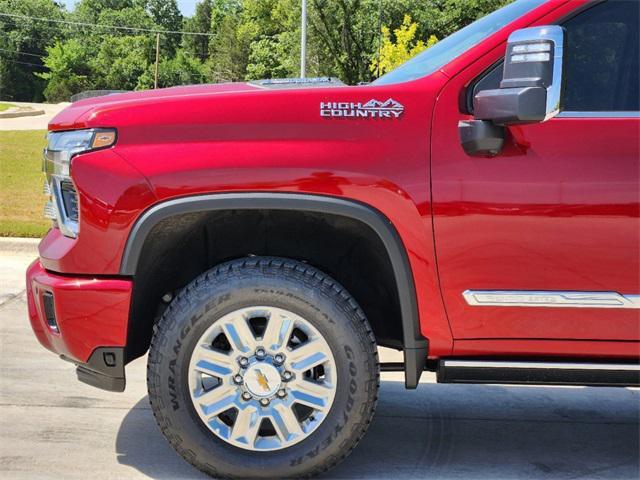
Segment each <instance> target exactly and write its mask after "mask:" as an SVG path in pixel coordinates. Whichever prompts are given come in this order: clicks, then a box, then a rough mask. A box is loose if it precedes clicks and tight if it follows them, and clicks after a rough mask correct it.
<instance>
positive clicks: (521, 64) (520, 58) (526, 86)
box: [460, 25, 564, 156]
mask: <svg viewBox="0 0 640 480" xmlns="http://www.w3.org/2000/svg"><path fill="white" fill-rule="evenodd" d="M563 55H564V30H563V29H562V27H560V26H557V25H550V26H545V27H532V28H524V29H522V30H516V31H515V32H513V33H512V34H511V35H510V36H509V41H508V43H507V53H506V55H505V60H504V72H503V77H502V81H501V82H500V88H497V89H494V90H482V91H480V92H478V93H477V94H476V96H475V97H474V99H473V108H474V117H475V119H476V120H475V121H471V122H468V121H467V122H460V123H461V124H460V134H461V140H462V146H463V148H464V149H465V151H466V152H467V153H468V154H469V155H484V156H487V155H488V156H491V155H496V154H497V153H498V152H499V151H500V150H501V148H502V143H501V142H500V141H499V140H500V138H499V137H500V136H501V132H502V133H503V130H502V128H501V127H502V126H505V125H517V124H525V123H539V122H544V121H545V120H549V119H550V118H552V117H554V116H556V115H557V114H558V112H559V111H560V97H561V92H562V64H563ZM485 122H489V123H490V124H491V126H489V125H483V124H484V123H485ZM463 124H464V125H463ZM487 133H489V134H490V136H491V141H490V142H488V143H489V144H490V145H491V150H487V149H486V148H484V147H486V145H487V142H486V141H482V140H485V139H484V137H483V135H486V134H487ZM465 140H466V144H465ZM478 140H481V141H480V142H478ZM503 141H504V135H502V142H503ZM498 144H499V145H498ZM496 147H498V148H496Z"/></svg>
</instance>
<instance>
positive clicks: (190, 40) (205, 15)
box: [182, 0, 213, 62]
mask: <svg viewBox="0 0 640 480" xmlns="http://www.w3.org/2000/svg"><path fill="white" fill-rule="evenodd" d="M212 7H213V4H212V0H202V1H201V2H200V3H198V4H197V5H196V11H195V14H194V15H193V17H191V18H186V19H185V21H184V29H185V31H187V32H198V33H211V14H212V10H213V8H212ZM182 46H183V48H184V50H185V51H186V52H187V53H189V54H191V55H192V56H194V57H197V58H199V59H200V61H201V62H204V61H206V60H207V58H208V57H209V37H208V36H205V35H183V38H182Z"/></svg>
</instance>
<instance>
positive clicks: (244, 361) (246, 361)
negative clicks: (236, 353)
mask: <svg viewBox="0 0 640 480" xmlns="http://www.w3.org/2000/svg"><path fill="white" fill-rule="evenodd" d="M238 363H239V364H240V366H241V367H242V368H246V367H247V366H248V365H249V359H248V358H247V357H240V358H239V359H238Z"/></svg>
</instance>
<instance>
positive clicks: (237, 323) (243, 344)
mask: <svg viewBox="0 0 640 480" xmlns="http://www.w3.org/2000/svg"><path fill="white" fill-rule="evenodd" d="M222 328H223V330H224V333H225V334H226V336H227V339H228V340H229V343H230V344H231V347H232V348H233V349H234V350H235V351H236V352H241V353H249V352H252V351H253V350H255V348H256V339H255V337H254V336H253V332H252V331H251V328H250V327H249V324H248V323H247V320H246V319H245V318H244V316H242V315H236V316H234V317H232V318H230V319H229V320H228V321H227V322H225V323H224V324H223V325H222Z"/></svg>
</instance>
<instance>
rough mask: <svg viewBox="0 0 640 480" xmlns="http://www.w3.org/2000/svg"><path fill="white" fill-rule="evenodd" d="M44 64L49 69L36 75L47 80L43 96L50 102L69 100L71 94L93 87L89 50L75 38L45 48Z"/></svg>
mask: <svg viewBox="0 0 640 480" xmlns="http://www.w3.org/2000/svg"><path fill="white" fill-rule="evenodd" d="M47 53H48V55H47V57H46V58H45V61H44V63H45V65H46V67H47V68H48V69H49V71H48V72H45V73H37V74H36V75H37V76H38V77H40V78H42V79H44V80H46V81H47V86H46V88H45V89H44V96H45V97H46V99H47V100H48V101H50V102H61V101H69V98H70V97H71V95H73V94H75V93H78V92H81V91H83V90H89V89H91V88H93V85H92V83H91V80H90V78H89V77H90V75H91V70H90V68H89V56H88V54H89V52H88V51H87V50H86V48H85V46H84V45H83V44H82V42H80V41H79V40H76V39H69V40H66V41H64V42H58V43H56V44H55V45H54V46H52V47H48V48H47Z"/></svg>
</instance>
